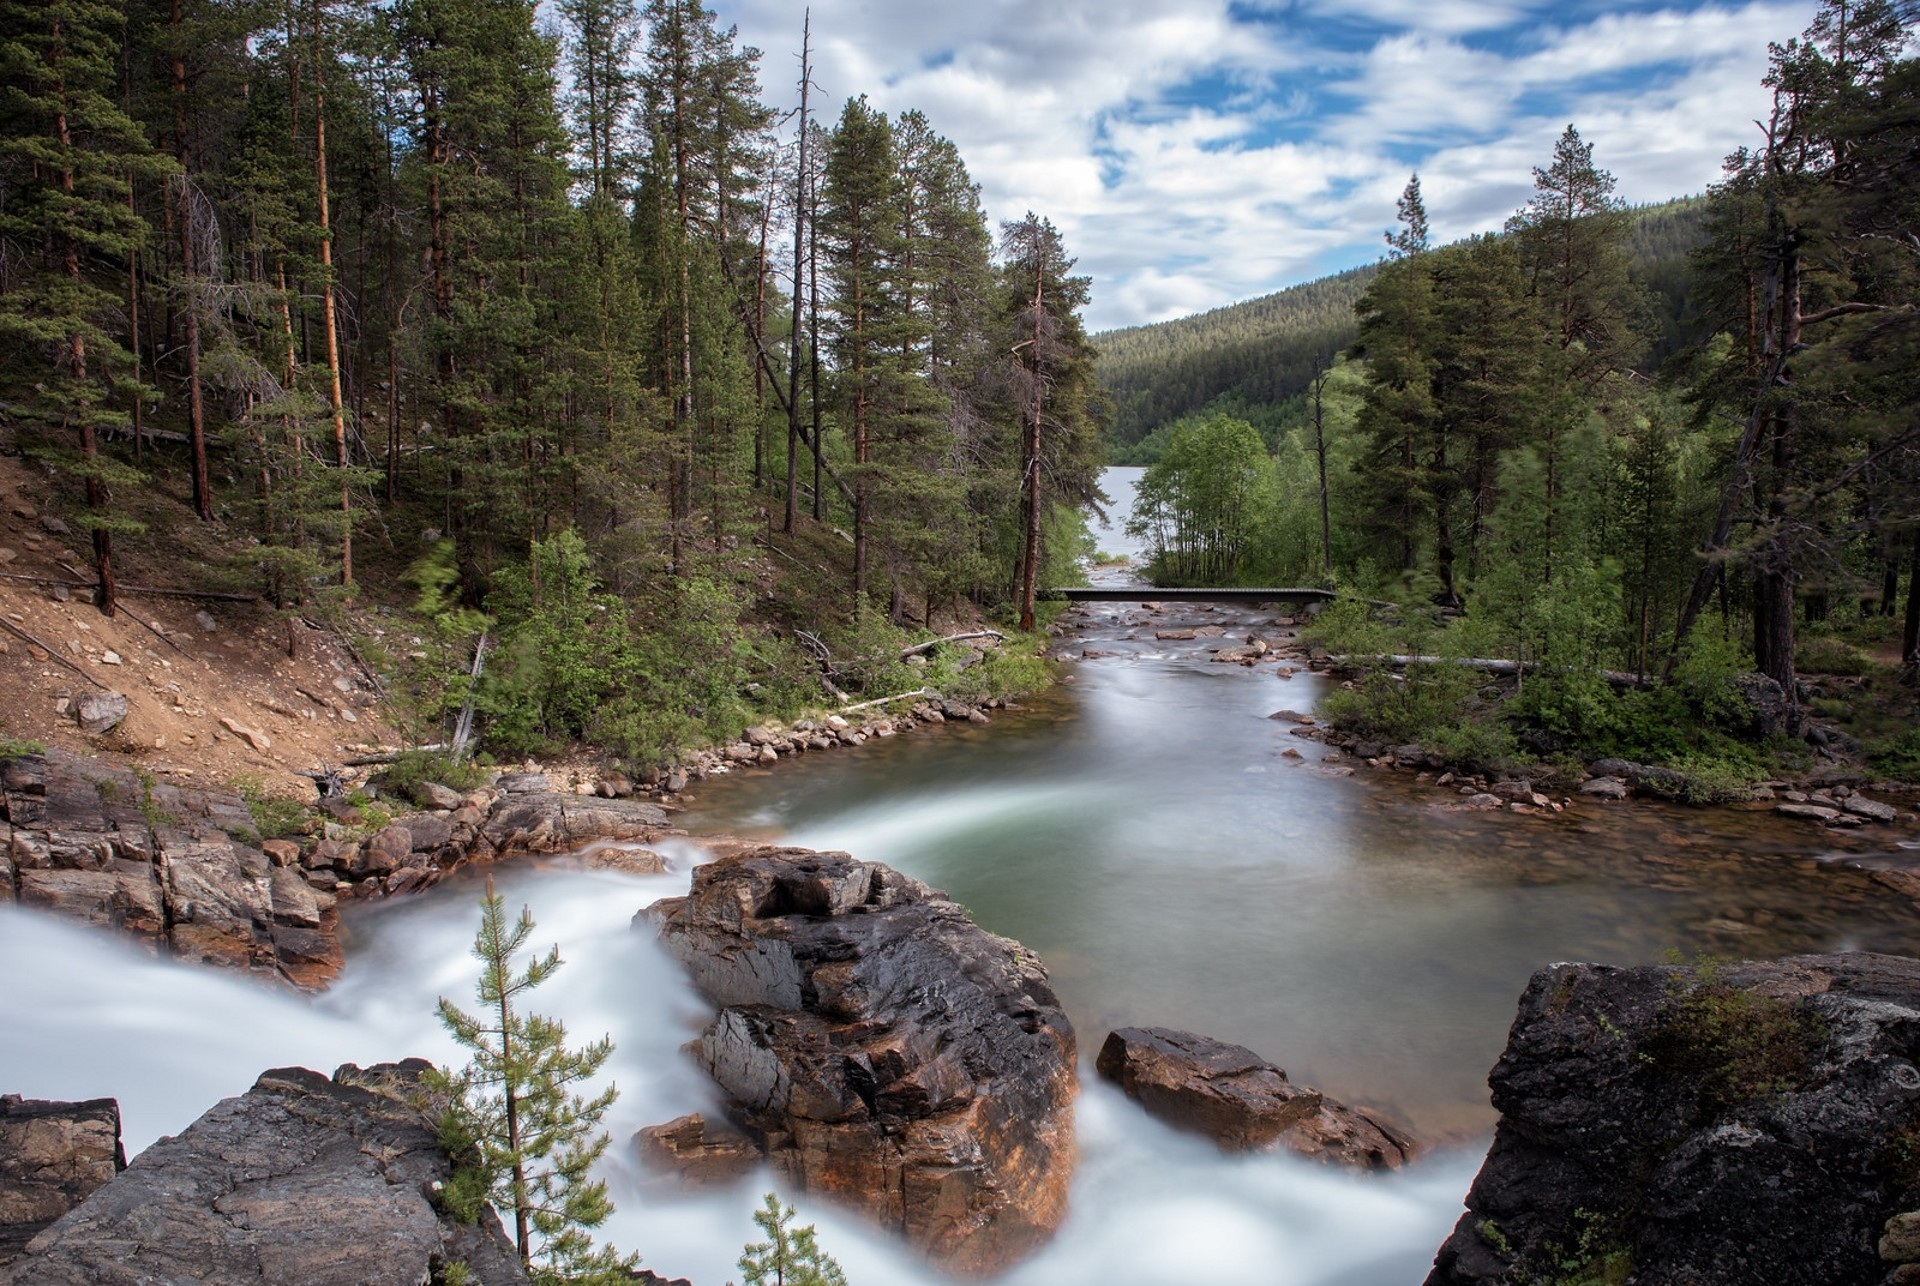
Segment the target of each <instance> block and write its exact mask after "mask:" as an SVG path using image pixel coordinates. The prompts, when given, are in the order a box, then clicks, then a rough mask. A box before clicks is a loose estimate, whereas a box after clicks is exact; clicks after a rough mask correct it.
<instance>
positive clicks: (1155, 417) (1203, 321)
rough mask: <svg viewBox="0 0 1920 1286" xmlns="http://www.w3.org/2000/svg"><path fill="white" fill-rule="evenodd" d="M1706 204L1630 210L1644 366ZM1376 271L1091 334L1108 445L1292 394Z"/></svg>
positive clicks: (1677, 314) (1656, 344) (1675, 320)
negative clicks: (1646, 300) (1222, 408)
mask: <svg viewBox="0 0 1920 1286" xmlns="http://www.w3.org/2000/svg"><path fill="white" fill-rule="evenodd" d="M1705 209H1706V202H1705V200H1704V199H1703V198H1700V197H1685V198H1682V199H1680V200H1677V201H1669V202H1666V203H1664V204H1662V205H1654V206H1645V207H1642V208H1641V209H1639V210H1638V211H1636V214H1637V216H1638V218H1637V219H1636V221H1635V224H1634V232H1633V257H1634V272H1635V275H1636V276H1637V277H1638V278H1639V279H1640V280H1641V281H1642V282H1643V283H1644V284H1645V285H1646V286H1647V288H1648V289H1649V290H1650V291H1651V292H1652V293H1653V296H1654V298H1653V311H1654V317H1653V319H1652V320H1653V321H1654V323H1655V325H1654V326H1653V328H1652V329H1653V334H1652V335H1651V336H1650V343H1649V351H1648V354H1647V359H1646V365H1647V367H1648V369H1654V368H1657V367H1658V366H1659V364H1660V363H1661V362H1663V361H1665V360H1666V359H1667V358H1668V357H1669V356H1671V355H1672V354H1673V352H1674V351H1675V350H1676V349H1678V348H1679V347H1680V345H1681V344H1682V343H1683V342H1684V340H1685V333H1686V325H1687V320H1688V313H1687V302H1688V294H1689V291H1690V289H1691V286H1692V278H1691V274H1690V273H1689V271H1688V265H1687V254H1688V252H1689V251H1690V250H1692V248H1693V247H1694V246H1695V245H1697V244H1699V242H1700V238H1701V236H1702V229H1701V219H1702V215H1703V214H1704V212H1705ZM1378 271H1379V265H1378V264H1368V265H1367V266H1365V267H1363V268H1350V269H1348V270H1347V271H1346V272H1342V273H1336V274H1335V275H1333V276H1331V277H1322V278H1320V279H1319V280H1317V281H1309V282H1306V283H1304V284H1302V285H1298V286H1290V287H1288V288H1287V289H1285V290H1282V291H1279V292H1277V293H1275V294H1271V295H1262V296H1261V297H1260V298H1258V299H1249V300H1246V301H1244V302H1242V303H1238V304H1229V305H1227V306H1226V307H1224V308H1216V309H1214V310H1213V311H1211V312H1205V313H1199V314H1196V315H1195V316H1192V317H1181V318H1178V319H1177V320H1174V321H1169V322H1158V323H1155V324H1153V325H1150V326H1130V327H1127V328H1126V329H1124V330H1110V331H1105V332H1103V333H1101V334H1099V335H1096V336H1094V337H1093V338H1094V343H1095V344H1096V345H1097V346H1098V347H1099V349H1100V365H1099V374H1100V383H1101V386H1102V387H1104V388H1105V389H1106V390H1107V394H1108V396H1110V397H1111V398H1112V399H1113V405H1114V422H1113V431H1112V434H1111V438H1112V441H1113V443H1114V445H1115V446H1128V445H1131V444H1132V443H1135V442H1138V441H1139V440H1140V439H1142V438H1144V437H1146V436H1147V435H1148V434H1149V433H1151V432H1153V430H1155V429H1157V428H1160V427H1161V426H1162V425H1166V424H1170V423H1172V422H1173V421H1175V420H1177V419H1179V418H1180V417H1181V416H1183V415H1189V414H1191V413H1193V412H1195V411H1198V410H1201V409H1203V408H1204V407H1206V406H1208V405H1210V404H1212V403H1214V402H1216V401H1219V400H1223V399H1224V400H1225V401H1226V402H1228V403H1230V404H1233V405H1235V406H1236V407H1237V408H1248V407H1258V406H1278V405H1280V404H1282V403H1284V402H1286V401H1288V400H1289V399H1291V398H1295V397H1298V396H1300V395H1301V394H1302V393H1303V392H1304V391H1305V389H1306V387H1307V385H1308V384H1309V383H1310V382H1311V381H1312V379H1313V373H1314V371H1315V370H1317V369H1318V368H1319V367H1320V366H1321V365H1323V364H1324V363H1325V362H1326V361H1328V360H1329V359H1330V358H1331V357H1332V355H1333V354H1335V353H1337V352H1339V351H1341V350H1342V349H1344V348H1346V347H1347V345H1349V344H1351V343H1352V342H1353V338H1354V335H1355V333H1356V331H1357V329H1358V322H1357V319H1356V318H1355V316H1354V311H1353V306H1354V304H1355V303H1357V302H1358V301H1359V299H1360V297H1361V296H1362V295H1363V294H1365V293H1366V290H1367V285H1368V283H1369V282H1371V281H1372V280H1373V276H1374V274H1375V273H1376V272H1378Z"/></svg>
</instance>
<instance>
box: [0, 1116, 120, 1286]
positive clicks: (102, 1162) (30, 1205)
mask: <svg viewBox="0 0 1920 1286" xmlns="http://www.w3.org/2000/svg"><path fill="white" fill-rule="evenodd" d="M126 1168H127V1157H126V1153H125V1152H124V1151H123V1150H122V1148H121V1146H120V1105H119V1104H118V1103H117V1102H115V1101H114V1100H113V1099H110V1098H97V1099H92V1100H89V1101H88V1102H85V1103H48V1102H41V1101H36V1100H28V1099H23V1098H21V1097H20V1096H19V1095H18V1094H4V1095H0V1264H5V1263H7V1262H8V1261H9V1260H12V1259H15V1258H17V1257H18V1256H19V1254H20V1252H21V1251H23V1250H25V1249H26V1246H27V1243H28V1242H30V1241H32V1240H33V1238H34V1236H35V1235H36V1234H38V1233H39V1232H40V1230H41V1229H43V1228H45V1227H47V1225H49V1224H51V1223H52V1222H53V1221H54V1220H56V1219H58V1218H59V1217H60V1216H61V1215H64V1214H66V1213H67V1211H69V1210H71V1209H73V1208H74V1207H75V1206H77V1205H79V1204H80V1203H81V1202H82V1201H85V1200H86V1199H87V1198H88V1197H90V1196H92V1195H93V1194H94V1193H95V1192H96V1191H98V1190H99V1189H100V1188H102V1187H104V1186H105V1185H106V1184H107V1183H108V1181H110V1180H111V1179H112V1178H113V1176H114V1175H116V1174H118V1173H120V1171H122V1170H124V1169H126Z"/></svg>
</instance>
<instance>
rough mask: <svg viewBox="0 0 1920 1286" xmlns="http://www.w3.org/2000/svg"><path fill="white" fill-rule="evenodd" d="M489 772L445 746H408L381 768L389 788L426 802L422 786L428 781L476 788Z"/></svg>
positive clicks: (462, 788)
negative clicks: (457, 758) (461, 759)
mask: <svg viewBox="0 0 1920 1286" xmlns="http://www.w3.org/2000/svg"><path fill="white" fill-rule="evenodd" d="M486 779H487V775H486V773H484V772H482V771H481V770H480V769H479V768H477V767H475V766H474V765H473V764H472V763H471V762H462V763H456V762H455V761H454V758H453V754H452V753H451V752H450V751H445V750H406V751H402V752H401V753H400V755H399V756H398V757H397V758H395V759H394V761H393V762H392V763H390V764H388V765H387V766H386V767H385V768H383V769H381V770H380V783H381V785H382V787H383V788H384V789H386V790H387V791H389V792H391V793H393V794H395V795H399V796H401V797H402V798H405V799H410V800H412V801H413V802H414V803H416V804H421V805H424V804H425V803H426V802H427V801H426V800H425V799H424V798H423V797H422V796H421V794H420V788H421V787H422V786H424V785H426V784H427V783H428V782H433V783H434V784H436V785H440V786H445V787H447V788H449V789H451V790H472V789H473V788H474V787H476V786H480V785H483V784H484V783H485V782H486Z"/></svg>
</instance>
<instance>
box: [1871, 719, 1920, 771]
mask: <svg viewBox="0 0 1920 1286" xmlns="http://www.w3.org/2000/svg"><path fill="white" fill-rule="evenodd" d="M1867 762H1868V764H1870V765H1871V766H1872V768H1873V770H1874V771H1875V772H1877V773H1880V774H1882V775H1884V776H1887V777H1892V778H1894V779H1896V780H1899V781H1920V728H1909V729H1907V731H1905V732H1903V733H1901V734H1900V735H1898V736H1896V737H1893V738H1891V739H1889V740H1887V741H1884V742H1882V743H1881V744H1880V745H1879V746H1878V747H1876V748H1875V749H1874V750H1873V751H1872V752H1870V753H1869V755H1868V757H1867Z"/></svg>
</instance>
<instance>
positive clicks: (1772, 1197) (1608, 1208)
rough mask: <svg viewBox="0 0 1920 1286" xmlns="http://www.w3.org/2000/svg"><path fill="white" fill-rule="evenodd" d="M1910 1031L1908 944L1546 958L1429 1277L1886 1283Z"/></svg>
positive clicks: (1485, 1283) (1904, 1142)
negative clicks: (1741, 956)
mask: <svg viewBox="0 0 1920 1286" xmlns="http://www.w3.org/2000/svg"><path fill="white" fill-rule="evenodd" d="M1916 1031H1920V961H1915V960H1911V959H1906V958H1903V957H1896V956H1882V955H1869V954H1854V953H1850V954H1846V955H1830V956H1803V957H1799V958H1795V959H1789V960H1781V961H1774V962H1767V963H1744V964H1734V965H1727V966H1717V967H1714V968H1711V969H1707V968H1686V967H1672V966H1669V967H1652V968H1637V969H1619V968H1611V967H1607V966H1601V965H1575V964H1566V965H1554V966H1552V967H1550V968H1547V969H1543V970H1541V971H1540V972H1539V973H1536V974H1535V975H1534V977H1533V979H1532V981H1531V982H1530V983H1529V984H1528V987H1527V990H1526V993H1525V995H1523V996H1522V997H1521V1000H1520V1006H1519V1014H1518V1016H1517V1018H1516V1019H1515V1022H1514V1025H1513V1030H1512V1033H1511V1035H1510V1036H1509V1038H1508V1043H1507V1048H1506V1051H1505V1053H1503V1054H1502V1055H1501V1058H1500V1061H1499V1063H1498V1064H1497V1065H1496V1066H1495V1068H1494V1070H1493V1074H1492V1076H1491V1077H1490V1084H1491V1086H1492V1088H1493V1103H1494V1106H1495V1108H1496V1109H1498V1110H1499V1112H1500V1123H1499V1125H1498V1128H1497V1130H1496V1132H1495V1135H1494V1142H1493V1147H1492V1149H1491V1151H1490V1152H1489V1153H1488V1155H1487V1159H1486V1163H1485V1164H1484V1165H1483V1166H1482V1167H1481V1170H1480V1174H1479V1176H1478V1177H1477V1178H1476V1179H1475V1180H1474V1184H1473V1189H1472V1191H1471V1192H1470V1193H1469V1194H1468V1197H1467V1212H1466V1214H1465V1215H1464V1216H1462V1218H1461V1220H1460V1222H1459V1225H1458V1226H1457V1227H1456V1228H1455V1229H1454V1232H1453V1235H1452V1236H1451V1237H1450V1238H1449V1239H1448V1240H1447V1242H1446V1244H1445V1245H1444V1246H1443V1247H1442V1248H1441V1250H1440V1253H1439V1256H1438V1259H1437V1261H1436V1263H1435V1266H1434V1270H1433V1273H1432V1275H1431V1276H1429V1278H1428V1279H1427V1280H1428V1282H1429V1284H1430V1286H1463V1284H1466V1283H1472V1284H1474V1286H1493V1283H1496V1282H1513V1281H1533V1280H1545V1279H1549V1278H1553V1279H1559V1280H1568V1279H1572V1278H1575V1277H1578V1278H1581V1279H1583V1280H1595V1281H1598V1280H1624V1278H1617V1277H1614V1276H1613V1275H1612V1274H1615V1273H1619V1272H1622V1271H1624V1270H1625V1268H1626V1266H1627V1265H1631V1272H1632V1277H1631V1280H1633V1281H1636V1282H1644V1283H1670V1284H1673V1286H1678V1284H1679V1283H1693V1282H1697V1283H1707V1282H1711V1283H1716V1284H1722V1286H1743V1284H1747V1283H1752V1284H1754V1286H1760V1284H1762V1283H1765V1284H1768V1286H1771V1284H1773V1283H1781V1282H1862V1283H1867V1282H1878V1281H1880V1280H1881V1278H1882V1275H1883V1274H1884V1273H1885V1271H1886V1269H1885V1265H1884V1264H1883V1263H1882V1262H1881V1260H1880V1258H1879V1255H1878V1251H1877V1243H1878V1241H1879V1239H1880V1238H1881V1236H1882V1235H1883V1233H1884V1230H1885V1227H1886V1224H1887V1221H1888V1220H1889V1219H1890V1218H1892V1217H1893V1216H1895V1215H1897V1214H1900V1213H1902V1212H1903V1211H1906V1210H1908V1209H1909V1208H1910V1207H1911V1206H1912V1204H1913V1203H1912V1202H1911V1201H1910V1200H1905V1199H1904V1198H1907V1197H1910V1196H1911V1195H1912V1190H1913V1188H1914V1185H1915V1182H1916V1178H1917V1177H1920V1176H1916V1173H1915V1171H1914V1168H1913V1160H1912V1139H1913V1133H1912V1132H1913V1122H1914V1121H1915V1120H1916V1119H1920V1067H1916V1066H1915V1061H1914V1060H1915V1058H1916V1056H1920V1046H1916V1038H1915V1032H1916ZM1842 1158H1844V1160H1842ZM1570 1258H1577V1259H1578V1261H1579V1262H1568V1261H1569V1259H1570Z"/></svg>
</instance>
